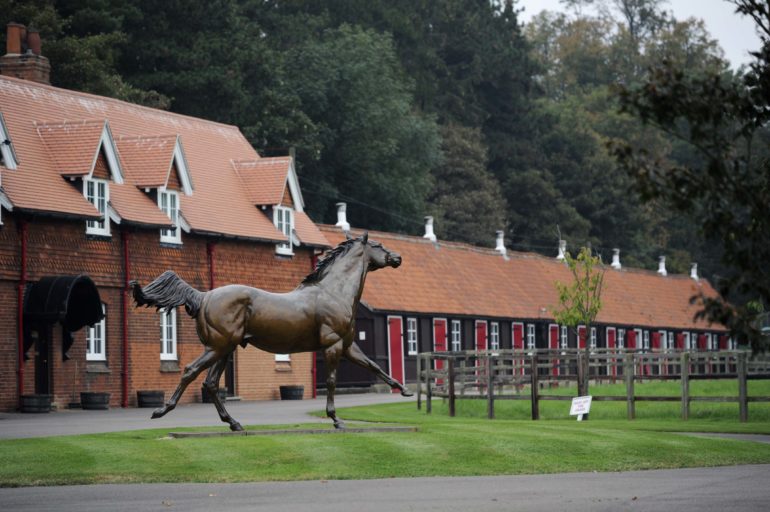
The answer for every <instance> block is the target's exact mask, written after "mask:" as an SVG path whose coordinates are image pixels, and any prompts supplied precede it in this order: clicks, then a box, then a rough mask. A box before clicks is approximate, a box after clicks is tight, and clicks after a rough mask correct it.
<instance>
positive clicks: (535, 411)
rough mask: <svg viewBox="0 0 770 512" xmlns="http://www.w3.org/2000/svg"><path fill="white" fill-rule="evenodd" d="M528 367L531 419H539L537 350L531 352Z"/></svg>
mask: <svg viewBox="0 0 770 512" xmlns="http://www.w3.org/2000/svg"><path fill="white" fill-rule="evenodd" d="M529 368H530V373H531V375H530V376H531V377H532V384H531V388H532V389H531V391H532V393H531V396H532V419H533V420H539V419H540V404H539V400H540V399H539V397H538V385H539V384H538V375H537V352H533V353H532V356H531V358H530V360H529Z"/></svg>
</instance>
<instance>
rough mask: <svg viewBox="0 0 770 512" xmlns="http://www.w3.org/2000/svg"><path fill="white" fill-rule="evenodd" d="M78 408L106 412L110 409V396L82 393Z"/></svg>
mask: <svg viewBox="0 0 770 512" xmlns="http://www.w3.org/2000/svg"><path fill="white" fill-rule="evenodd" d="M80 406H81V407H82V408H83V409H86V410H90V411H95V410H98V411H106V410H107V409H109V408H110V394H109V393H101V392H92V391H83V392H82V393H80Z"/></svg>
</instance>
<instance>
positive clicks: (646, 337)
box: [642, 329, 650, 350]
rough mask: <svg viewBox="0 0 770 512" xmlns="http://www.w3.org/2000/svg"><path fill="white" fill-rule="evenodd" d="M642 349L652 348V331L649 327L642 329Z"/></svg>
mask: <svg viewBox="0 0 770 512" xmlns="http://www.w3.org/2000/svg"><path fill="white" fill-rule="evenodd" d="M642 349H643V350H650V331H648V330H647V329H645V330H644V331H642Z"/></svg>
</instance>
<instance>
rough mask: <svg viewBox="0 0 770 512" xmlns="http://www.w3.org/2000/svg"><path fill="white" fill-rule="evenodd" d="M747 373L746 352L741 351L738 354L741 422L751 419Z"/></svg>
mask: <svg viewBox="0 0 770 512" xmlns="http://www.w3.org/2000/svg"><path fill="white" fill-rule="evenodd" d="M747 374H748V368H747V361H746V352H740V353H739V354H738V408H739V411H740V418H741V423H746V422H747V421H749V399H748V395H749V393H748V387H747V378H748V375H747Z"/></svg>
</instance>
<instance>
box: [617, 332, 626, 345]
mask: <svg viewBox="0 0 770 512" xmlns="http://www.w3.org/2000/svg"><path fill="white" fill-rule="evenodd" d="M615 346H616V347H617V348H626V330H625V329H618V339H617V341H616V342H615Z"/></svg>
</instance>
